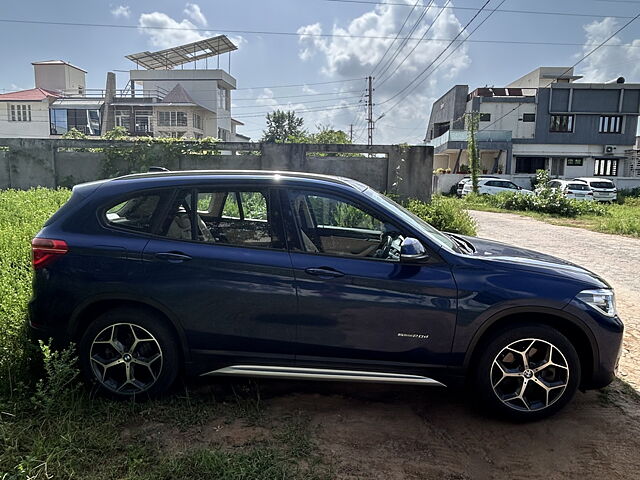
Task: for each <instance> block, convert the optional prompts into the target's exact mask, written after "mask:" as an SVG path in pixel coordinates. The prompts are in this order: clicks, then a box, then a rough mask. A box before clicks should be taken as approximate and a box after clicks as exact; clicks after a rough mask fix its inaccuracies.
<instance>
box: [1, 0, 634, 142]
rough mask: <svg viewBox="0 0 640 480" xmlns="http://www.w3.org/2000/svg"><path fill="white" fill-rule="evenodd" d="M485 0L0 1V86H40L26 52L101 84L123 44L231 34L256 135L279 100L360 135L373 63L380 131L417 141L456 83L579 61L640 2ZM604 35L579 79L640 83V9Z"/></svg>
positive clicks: (236, 106) (236, 107) (363, 136)
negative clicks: (4, 4) (82, 72)
mask: <svg viewBox="0 0 640 480" xmlns="http://www.w3.org/2000/svg"><path fill="white" fill-rule="evenodd" d="M7 1H8V0H4V2H7ZM485 2H486V0H454V1H447V0H417V1H416V0H378V1H376V0H227V1H224V2H223V1H220V0H195V1H192V2H186V1H178V0H171V1H169V0H153V1H147V0H116V1H114V2H110V1H99V0H64V1H57V2H52V1H50V0H22V1H20V2H17V3H13V2H12V4H11V8H10V9H9V8H3V9H2V10H1V11H0V58H1V59H2V65H3V68H1V69H0V91H3V92H6V91H15V90H20V89H28V88H33V86H34V80H33V67H32V66H31V62H33V61H40V60H52V59H60V60H65V61H68V62H70V63H72V64H74V65H77V66H79V67H81V68H83V69H85V70H87V71H88V74H87V88H96V89H98V88H104V85H105V79H106V73H107V72H108V71H114V72H116V76H117V82H118V85H119V87H124V86H125V85H126V83H127V80H128V74H127V72H128V70H130V69H132V68H135V66H134V65H133V64H132V63H131V62H130V61H129V60H127V59H126V58H125V55H128V54H131V53H137V52H141V51H145V50H149V51H153V50H159V49H163V48H168V47H172V46H176V45H180V44H183V43H188V42H192V41H195V40H198V39H201V38H207V37H209V36H214V35H217V34H226V35H228V36H229V37H230V38H231V39H232V40H233V41H234V42H235V43H236V44H237V45H238V47H239V48H238V50H237V51H235V52H233V53H232V54H231V74H232V75H233V76H234V77H235V78H236V79H237V87H238V90H237V91H236V92H234V93H233V94H232V105H233V108H232V114H233V116H234V117H235V118H237V119H238V120H240V121H242V122H244V123H245V125H244V126H243V127H240V128H239V129H238V131H239V133H243V134H245V135H248V136H250V137H251V138H252V139H254V140H258V139H259V138H260V136H261V134H262V130H263V129H264V125H265V115H266V113H267V112H269V111H272V110H274V109H277V108H280V109H291V110H296V111H297V112H298V113H299V115H301V116H302V117H303V118H304V120H305V127H306V128H307V129H308V130H309V131H311V132H313V131H316V130H317V129H318V128H320V127H321V126H330V127H332V128H336V129H342V130H344V131H346V132H349V130H350V126H351V125H353V131H354V141H355V142H363V143H366V140H367V132H366V123H365V99H364V98H363V95H364V93H365V89H366V80H365V78H366V77H367V76H369V75H372V76H373V77H374V81H373V85H374V93H373V101H374V108H373V117H374V119H376V120H377V121H376V128H375V133H374V141H375V142H376V143H421V142H422V140H423V138H424V135H425V130H426V124H427V122H428V119H429V114H430V111H431V105H432V103H433V102H434V100H435V99H437V98H438V97H440V96H441V95H442V94H444V93H445V92H446V91H447V90H449V89H450V88H451V87H452V86H453V85H455V84H466V85H469V86H470V88H471V89H473V88H476V87H482V86H501V85H505V84H507V83H509V82H510V81H512V80H515V79H516V78H518V77H520V76H522V75H524V74H525V73H527V72H529V71H531V70H533V69H535V68H537V67H538V66H542V65H544V66H567V67H568V66H571V65H573V64H574V63H576V62H578V61H580V60H581V59H582V58H583V57H584V56H585V55H586V54H587V53H589V52H590V51H591V50H593V48H594V47H595V46H596V45H598V44H600V43H601V42H603V41H604V40H606V39H607V38H608V37H609V36H610V35H611V34H613V33H614V32H616V31H617V30H618V29H619V28H620V27H622V26H623V25H624V24H625V23H626V22H628V21H629V20H630V19H631V18H632V17H634V16H635V15H637V14H638V13H640V1H636V0H562V1H558V0H555V1H551V0H536V1H535V2H532V1H530V0H504V1H503V0H489V2H488V4H486V6H485V8H484V10H482V11H481V12H480V13H478V11H479V10H480V8H481V7H482V6H483V5H484V4H485ZM427 7H428V8H427ZM442 7H447V8H442ZM450 7H453V8H450ZM494 9H497V10H495V11H493V10H494ZM476 15H477V16H476ZM474 16H475V18H474ZM23 22H31V23H23ZM34 22H35V23H34ZM55 23H58V24H55ZM60 23H65V24H66V25H61V24H60ZM467 24H469V26H468V27H467V28H464V27H466V26H467ZM276 33H277V34H276ZM396 36H397V37H398V38H397V39H396ZM405 37H410V39H408V40H406V41H405V40H404V39H405ZM422 37H424V38H423V40H422V41H420V40H419V39H420V38H422ZM456 37H457V40H458V42H456V43H453V44H451V46H450V47H449V49H446V47H447V46H449V45H450V41H451V40H452V39H454V38H456ZM607 45H612V46H605V47H603V48H601V49H599V50H597V51H596V52H595V53H593V54H591V55H590V56H588V57H587V58H586V59H585V60H583V61H581V62H580V63H579V64H578V65H577V66H576V73H577V74H579V75H584V79H583V80H581V81H594V82H598V81H607V80H610V79H612V78H614V77H618V76H624V77H625V78H626V79H627V82H639V83H640V19H638V20H636V21H634V22H633V23H631V24H630V25H629V26H628V27H626V28H625V29H624V30H623V31H621V32H620V33H619V34H618V35H616V36H615V37H614V38H612V39H611V40H610V41H609V42H608V44H607ZM208 65H209V67H212V66H213V65H217V60H216V59H209V61H208ZM220 66H221V67H222V68H224V69H228V66H229V59H228V55H224V56H222V57H221V59H220ZM197 67H198V68H203V67H204V64H202V63H199V64H198V66H197ZM328 82H331V83H328ZM289 85H294V86H289Z"/></svg>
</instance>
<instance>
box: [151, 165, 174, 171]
mask: <svg viewBox="0 0 640 480" xmlns="http://www.w3.org/2000/svg"><path fill="white" fill-rule="evenodd" d="M147 171H148V172H170V171H171V170H169V169H168V168H164V167H154V166H151V167H149V170H147Z"/></svg>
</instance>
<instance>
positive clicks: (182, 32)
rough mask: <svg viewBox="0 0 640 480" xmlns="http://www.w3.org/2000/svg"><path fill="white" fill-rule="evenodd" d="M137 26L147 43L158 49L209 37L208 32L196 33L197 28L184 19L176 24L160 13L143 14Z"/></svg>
mask: <svg viewBox="0 0 640 480" xmlns="http://www.w3.org/2000/svg"><path fill="white" fill-rule="evenodd" d="M138 26H139V27H140V31H141V32H142V33H143V34H145V35H147V36H148V37H149V43H150V44H151V45H152V46H154V47H158V48H170V47H175V46H177V45H182V44H185V43H191V42H197V41H198V40H202V39H204V38H207V37H209V36H211V35H210V34H208V32H202V31H198V27H196V26H195V25H194V24H193V23H191V22H190V21H189V20H187V19H186V18H185V19H183V20H181V21H179V22H178V21H177V20H174V19H173V18H171V17H170V16H169V15H167V14H166V13H161V12H152V13H143V14H142V15H140V18H139V19H138Z"/></svg>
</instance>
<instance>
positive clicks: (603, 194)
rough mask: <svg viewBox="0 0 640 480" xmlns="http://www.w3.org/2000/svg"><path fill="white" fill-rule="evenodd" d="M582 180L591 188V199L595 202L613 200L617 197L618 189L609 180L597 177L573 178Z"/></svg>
mask: <svg viewBox="0 0 640 480" xmlns="http://www.w3.org/2000/svg"><path fill="white" fill-rule="evenodd" d="M574 180H576V181H579V182H584V183H586V184H587V185H589V187H590V188H591V190H593V199H594V200H595V201H597V202H615V201H616V200H617V199H618V190H617V189H616V186H615V184H614V183H613V182H612V181H611V180H607V179H606V178H598V177H580V178H574Z"/></svg>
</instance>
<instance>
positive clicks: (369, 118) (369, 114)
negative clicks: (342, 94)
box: [367, 76, 375, 145]
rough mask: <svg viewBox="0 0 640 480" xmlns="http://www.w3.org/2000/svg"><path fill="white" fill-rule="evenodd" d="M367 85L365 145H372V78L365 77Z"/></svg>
mask: <svg viewBox="0 0 640 480" xmlns="http://www.w3.org/2000/svg"><path fill="white" fill-rule="evenodd" d="M367 83H368V88H367V91H368V93H367V132H368V138H367V145H373V128H374V125H375V123H374V121H373V77H371V76H369V77H367Z"/></svg>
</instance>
